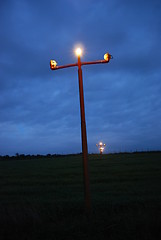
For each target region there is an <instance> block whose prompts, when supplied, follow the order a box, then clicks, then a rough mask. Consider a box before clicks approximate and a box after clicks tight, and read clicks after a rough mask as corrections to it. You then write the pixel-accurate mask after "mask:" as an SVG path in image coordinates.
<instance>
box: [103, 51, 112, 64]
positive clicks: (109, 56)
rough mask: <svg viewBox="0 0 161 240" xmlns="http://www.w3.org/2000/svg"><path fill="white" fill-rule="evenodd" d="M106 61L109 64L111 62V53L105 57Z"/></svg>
mask: <svg viewBox="0 0 161 240" xmlns="http://www.w3.org/2000/svg"><path fill="white" fill-rule="evenodd" d="M104 59H105V60H106V61H107V62H109V61H110V59H111V55H110V54H109V53H106V54H105V55H104Z"/></svg>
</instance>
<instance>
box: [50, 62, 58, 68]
mask: <svg viewBox="0 0 161 240" xmlns="http://www.w3.org/2000/svg"><path fill="white" fill-rule="evenodd" d="M56 66H57V62H56V61H55V60H50V67H51V69H53V68H56Z"/></svg>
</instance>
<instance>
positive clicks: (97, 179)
mask: <svg viewBox="0 0 161 240" xmlns="http://www.w3.org/2000/svg"><path fill="white" fill-rule="evenodd" d="M89 167H90V183H91V197H92V210H91V214H90V216H89V217H87V215H86V212H85V210H84V194H83V190H84V188H83V175H82V174H83V171H82V156H81V155H73V156H59V157H52V156H51V157H44V158H41V159H38V158H37V159H28V160H23V161H20V160H19V159H18V160H16V159H14V160H3V161H0V240H4V239H5V240H7V239H14V240H18V239H21V240H24V239H25V240H38V239H39V240H41V239H43V240H50V239H52V240H57V239H59V240H62V239H70V240H72V239H75V240H76V239H92V240H94V239H99V240H104V239H108V240H115V239H117V240H126V239H127V240H131V239H132V240H133V239H135V240H155V239H157V240H158V239H161V153H160V152H156V153H155V152H149V153H135V154H134V153H133V154H112V155H103V156H102V159H100V156H99V155H90V156H89Z"/></svg>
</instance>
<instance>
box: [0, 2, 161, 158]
mask: <svg viewBox="0 0 161 240" xmlns="http://www.w3.org/2000/svg"><path fill="white" fill-rule="evenodd" d="M78 45H79V46H81V47H82V48H83V56H82V61H93V60H100V59H103V56H104V54H105V53H106V52H109V53H111V54H112V55H113V59H112V60H111V61H110V62H109V63H108V64H99V65H89V66H83V67H82V70H83V82H84V97H85V112H86V124H87V138H88V150H89V152H90V153H94V152H98V149H97V147H96V143H98V142H99V141H100V140H101V141H103V142H104V143H106V145H107V147H106V151H105V152H106V153H108V152H120V151H147V150H161V1H160V0H153V1H152V0H134V1H133V0H132V1H129V0H112V1H108V0H99V1H98V0H97V1H95V0H57V1H55V0H52V1H41V0H40V1H36V0H35V1H34V0H26V1H25V0H10V1H9V0H2V1H0V155H15V154H16V153H19V154H48V153H50V154H55V153H56V154H66V153H79V152H81V151H82V150H81V125H80V105H79V88H78V72H77V67H74V68H68V69H62V70H58V71H51V70H50V66H49V62H50V59H55V60H56V61H57V63H58V65H63V64H69V63H76V62H77V57H76V56H75V53H74V49H75V47H76V46H78Z"/></svg>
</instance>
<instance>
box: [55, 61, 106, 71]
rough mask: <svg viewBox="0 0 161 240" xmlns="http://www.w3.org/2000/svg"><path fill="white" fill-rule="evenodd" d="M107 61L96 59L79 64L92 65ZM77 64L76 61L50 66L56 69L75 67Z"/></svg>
mask: <svg viewBox="0 0 161 240" xmlns="http://www.w3.org/2000/svg"><path fill="white" fill-rule="evenodd" d="M108 62H109V61H106V60H96V61H92V62H81V65H92V64H99V63H108ZM77 66H78V63H72V64H66V65H62V66H55V67H52V66H51V70H58V69H62V68H69V67H77Z"/></svg>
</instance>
